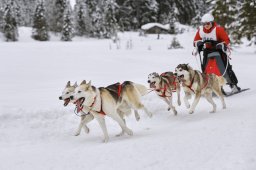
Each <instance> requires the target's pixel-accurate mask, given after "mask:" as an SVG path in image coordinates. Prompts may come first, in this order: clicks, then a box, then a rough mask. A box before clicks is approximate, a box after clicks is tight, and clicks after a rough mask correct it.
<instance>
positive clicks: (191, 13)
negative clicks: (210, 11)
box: [172, 0, 196, 24]
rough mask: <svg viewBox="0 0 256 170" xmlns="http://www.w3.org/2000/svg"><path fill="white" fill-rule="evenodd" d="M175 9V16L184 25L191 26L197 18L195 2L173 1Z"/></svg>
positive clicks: (185, 0)
mask: <svg viewBox="0 0 256 170" xmlns="http://www.w3.org/2000/svg"><path fill="white" fill-rule="evenodd" d="M172 1H173V3H174V8H175V16H176V17H177V19H178V21H179V22H180V23H182V24H191V21H192V19H193V18H194V17H195V16H196V12H195V11H196V7H195V0H190V1H188V0H172Z"/></svg>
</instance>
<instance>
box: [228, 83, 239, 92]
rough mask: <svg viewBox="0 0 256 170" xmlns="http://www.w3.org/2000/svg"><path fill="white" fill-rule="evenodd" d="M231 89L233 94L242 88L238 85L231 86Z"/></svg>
mask: <svg viewBox="0 0 256 170" xmlns="http://www.w3.org/2000/svg"><path fill="white" fill-rule="evenodd" d="M230 88H231V93H237V92H239V91H240V90H241V88H240V87H238V86H237V84H231V85H230Z"/></svg>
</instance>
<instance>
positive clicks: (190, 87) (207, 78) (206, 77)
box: [183, 74, 209, 93]
mask: <svg viewBox="0 0 256 170" xmlns="http://www.w3.org/2000/svg"><path fill="white" fill-rule="evenodd" d="M195 75H196V74H195ZM195 75H194V76H193V79H192V81H191V83H190V85H189V86H187V85H186V84H184V83H183V85H184V86H186V87H187V88H189V89H190V90H191V91H192V92H193V93H195V91H194V90H193V89H192V85H193V83H194V78H195ZM205 79H206V83H205V84H204V86H203V88H201V90H202V89H204V88H205V87H206V86H207V84H208V80H209V77H208V75H207V74H206V76H205Z"/></svg>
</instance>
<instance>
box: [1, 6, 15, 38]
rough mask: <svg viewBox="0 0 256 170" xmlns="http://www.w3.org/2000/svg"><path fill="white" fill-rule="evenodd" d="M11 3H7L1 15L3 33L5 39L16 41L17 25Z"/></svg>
mask: <svg viewBox="0 0 256 170" xmlns="http://www.w3.org/2000/svg"><path fill="white" fill-rule="evenodd" d="M11 5H12V3H10V4H7V5H6V7H5V9H4V15H3V33H4V35H5V38H6V41H17V40H18V26H17V21H16V17H15V13H14V11H13V7H12V6H11Z"/></svg>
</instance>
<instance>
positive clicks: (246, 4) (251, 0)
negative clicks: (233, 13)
mask: <svg viewBox="0 0 256 170" xmlns="http://www.w3.org/2000/svg"><path fill="white" fill-rule="evenodd" d="M255 16H256V0H246V1H243V3H242V6H241V10H240V13H239V17H238V18H239V20H240V21H239V26H240V29H239V33H240V36H241V37H242V36H245V37H247V39H249V40H251V39H252V37H253V36H256V20H255Z"/></svg>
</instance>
